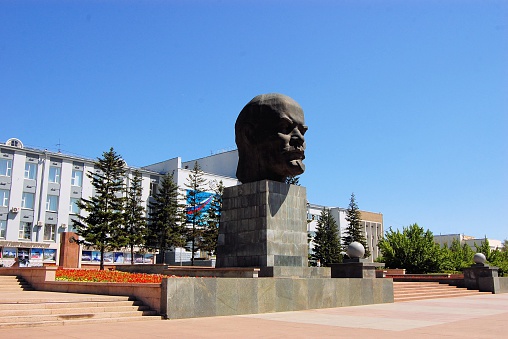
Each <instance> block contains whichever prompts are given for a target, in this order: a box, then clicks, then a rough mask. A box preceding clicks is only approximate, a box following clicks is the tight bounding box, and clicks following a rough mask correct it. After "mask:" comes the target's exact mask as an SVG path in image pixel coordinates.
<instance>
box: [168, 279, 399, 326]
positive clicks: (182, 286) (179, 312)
mask: <svg viewBox="0 0 508 339" xmlns="http://www.w3.org/2000/svg"><path fill="white" fill-rule="evenodd" d="M391 302H393V282H392V280H391V279H354V278H345V279H330V278H310V279H306V278H253V279H249V278H238V279H237V278H178V279H175V278H168V279H163V281H162V284H161V314H162V316H163V317H164V318H166V319H183V318H198V317H215V316H225V315H240V314H258V313H271V312H286V311H300V310H309V309H319V308H331V307H342V306H357V305H369V304H381V303H391Z"/></svg>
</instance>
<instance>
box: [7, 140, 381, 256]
mask: <svg viewBox="0 0 508 339" xmlns="http://www.w3.org/2000/svg"><path fill="white" fill-rule="evenodd" d="M94 162H95V160H93V159H86V158H83V157H77V156H73V155H68V154H62V153H59V152H57V153H55V152H49V151H47V150H40V149H34V148H28V147H24V145H23V143H22V142H21V141H20V140H19V139H15V138H11V139H9V140H7V142H6V143H5V144H0V265H6V266H10V265H12V264H13V262H14V260H15V259H16V258H17V259H18V260H19V262H20V263H22V262H25V261H26V260H29V262H30V265H31V266H40V265H43V264H54V265H58V264H59V263H60V260H61V259H60V243H61V239H62V234H63V232H72V231H74V230H75V229H74V226H73V224H74V223H73V219H74V218H75V217H76V215H77V214H79V213H80V211H79V209H78V207H77V202H78V201H79V199H80V198H88V197H91V196H92V195H93V194H94V189H93V186H92V184H91V181H90V179H89V178H88V176H87V174H88V173H94V171H96V168H95V167H94ZM195 162H197V163H198V164H199V165H200V167H201V169H202V170H203V172H204V178H205V179H206V180H207V182H208V184H209V185H210V189H209V191H210V192H212V191H213V186H214V185H216V184H217V183H218V182H219V181H222V183H223V185H224V186H225V187H229V186H233V185H237V184H239V181H238V180H237V179H236V174H235V172H236V164H237V162H238V152H237V151H236V150H234V151H229V152H223V153H219V154H215V155H211V156H208V157H204V158H200V159H196V160H191V161H187V162H182V159H181V158H180V157H176V158H173V159H169V160H165V161H162V162H159V163H156V164H152V165H148V166H144V167H142V168H133V167H128V168H127V174H128V175H127V178H129V177H130V173H132V171H133V170H134V169H138V170H139V171H140V172H141V174H142V187H143V197H142V200H143V201H144V202H145V207H146V204H147V203H148V202H149V200H150V199H151V198H150V197H151V196H153V194H154V192H155V190H156V188H157V186H158V184H159V182H160V180H161V177H162V175H163V174H165V173H168V172H170V173H172V174H173V178H174V180H175V182H176V183H177V185H178V187H179V188H180V189H181V190H182V191H183V192H184V191H185V189H186V188H185V183H186V181H187V178H188V177H189V174H190V171H191V170H192V168H193V167H194V163H195ZM126 185H127V186H128V185H129V180H128V179H126ZM322 207H323V206H317V205H311V204H309V216H314V217H313V218H314V219H315V218H316V217H315V216H319V214H320V211H321V209H322ZM331 210H332V214H333V215H334V217H335V219H336V220H337V223H338V225H339V227H340V229H341V230H343V229H344V228H345V227H346V225H347V222H346V220H345V209H341V208H339V207H333V208H331ZM311 219H312V218H309V220H311ZM362 224H363V225H364V227H365V233H366V235H367V241H368V243H369V246H371V247H370V250H371V251H372V253H373V258H376V257H377V255H378V253H377V246H376V244H377V239H378V238H379V237H380V236H381V235H382V234H383V217H382V215H381V214H377V213H371V212H365V211H362ZM315 226H316V220H313V221H311V222H310V223H309V232H310V233H311V234H312V232H315ZM176 253H178V256H176ZM97 255H98V252H96V251H93V249H90V250H89V249H83V251H82V253H81V254H80V258H79V260H80V262H81V263H83V264H86V263H93V261H94V260H97ZM106 256H107V259H108V260H106V263H108V262H109V263H122V262H123V263H126V262H132V258H130V254H129V253H127V251H126V252H111V253H107V254H106ZM189 257H190V253H189V252H186V251H185V250H183V249H175V256H174V257H173V258H174V260H176V261H180V262H181V261H186V260H188V258H189ZM127 258H128V259H127ZM138 259H139V260H138ZM145 260H146V258H135V262H145ZM149 261H150V260H149Z"/></svg>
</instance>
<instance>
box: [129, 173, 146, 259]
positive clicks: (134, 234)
mask: <svg viewBox="0 0 508 339" xmlns="http://www.w3.org/2000/svg"><path fill="white" fill-rule="evenodd" d="M141 183H142V177H141V172H140V171H138V170H134V171H133V173H132V180H131V183H130V187H129V188H128V190H127V198H126V202H125V212H124V219H125V238H126V243H127V246H129V248H130V251H131V258H132V260H133V259H134V246H142V245H144V241H145V233H146V218H145V217H144V212H145V209H144V207H143V205H142V203H143V201H142V194H143V187H142V185H141Z"/></svg>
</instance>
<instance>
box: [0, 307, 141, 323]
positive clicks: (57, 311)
mask: <svg viewBox="0 0 508 339" xmlns="http://www.w3.org/2000/svg"><path fill="white" fill-rule="evenodd" d="M34 306H35V307H31V308H30V316H35V315H65V314H76V313H78V312H79V313H84V314H86V313H93V312H129V311H134V312H136V311H149V310H150V308H149V307H148V306H132V304H131V305H126V306H109V305H107V306H102V307H79V308H78V307H70V308H39V307H38V305H34ZM27 309H28V308H25V309H10V310H9V309H4V310H0V321H2V318H3V317H8V316H26V315H27Z"/></svg>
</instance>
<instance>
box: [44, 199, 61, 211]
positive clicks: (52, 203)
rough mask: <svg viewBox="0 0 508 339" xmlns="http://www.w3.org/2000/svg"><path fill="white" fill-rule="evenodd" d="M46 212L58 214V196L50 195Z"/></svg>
mask: <svg viewBox="0 0 508 339" xmlns="http://www.w3.org/2000/svg"><path fill="white" fill-rule="evenodd" d="M46 211H51V212H57V211H58V196H57V195H48V198H47V199H46Z"/></svg>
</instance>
